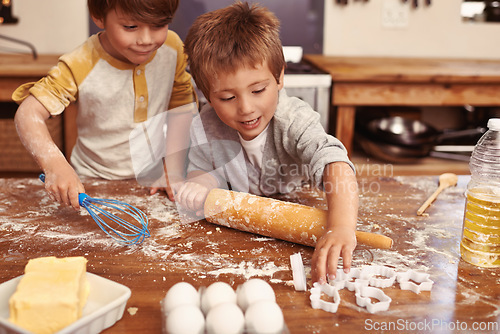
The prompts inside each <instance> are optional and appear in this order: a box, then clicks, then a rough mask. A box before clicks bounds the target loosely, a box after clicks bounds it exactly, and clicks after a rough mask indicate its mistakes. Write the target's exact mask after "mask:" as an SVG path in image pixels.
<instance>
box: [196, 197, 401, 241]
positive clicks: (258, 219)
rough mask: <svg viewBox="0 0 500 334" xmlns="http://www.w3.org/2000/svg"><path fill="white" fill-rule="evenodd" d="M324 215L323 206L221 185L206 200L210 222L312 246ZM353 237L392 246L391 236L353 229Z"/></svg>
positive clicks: (207, 217) (323, 224)
mask: <svg viewBox="0 0 500 334" xmlns="http://www.w3.org/2000/svg"><path fill="white" fill-rule="evenodd" d="M326 217H327V213H326V211H325V210H321V209H317V208H313V207H310V206H305V205H301V204H296V203H290V202H284V201H279V200H276V199H272V198H267V197H260V196H256V195H251V194H247V193H240V192H234V191H229V190H224V189H213V190H212V191H210V193H209V194H208V196H207V200H206V201H205V219H206V220H207V221H209V222H211V223H214V224H218V225H222V226H226V227H231V228H235V229H238V230H242V231H246V232H252V233H256V234H260V235H265V236H268V237H272V238H276V239H281V240H286V241H291V242H294V243H298V244H301V245H306V246H312V247H314V246H315V245H316V242H317V241H318V239H319V238H320V237H321V236H322V235H323V233H324V230H325V225H326ZM356 238H357V241H358V243H359V244H362V245H366V246H370V247H373V248H381V249H389V248H391V246H392V239H391V238H389V237H386V236H384V235H380V234H375V233H368V232H360V231H356Z"/></svg>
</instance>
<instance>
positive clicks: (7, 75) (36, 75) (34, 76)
mask: <svg viewBox="0 0 500 334" xmlns="http://www.w3.org/2000/svg"><path fill="white" fill-rule="evenodd" d="M58 59H59V55H38V57H37V59H33V56H32V55H31V54H29V55H28V54H0V102H12V93H13V92H14V90H16V88H17V87H19V86H20V85H22V84H24V83H27V82H36V81H38V80H40V78H42V77H44V76H45V75H47V73H48V72H49V70H50V69H51V68H52V67H53V66H55V65H56V64H57V60H58ZM76 112H77V111H76V105H75V104H70V105H69V106H68V108H66V110H65V112H64V113H63V116H62V117H63V122H62V123H63V128H64V131H63V129H60V130H61V131H62V132H63V133H64V143H63V144H64V148H63V153H64V154H65V155H66V156H67V157H69V156H70V155H71V151H72V150H73V146H74V145H75V143H76V136H77V129H76Z"/></svg>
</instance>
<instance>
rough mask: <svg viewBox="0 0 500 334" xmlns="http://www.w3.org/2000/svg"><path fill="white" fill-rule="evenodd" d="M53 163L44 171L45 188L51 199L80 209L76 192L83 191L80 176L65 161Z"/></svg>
mask: <svg viewBox="0 0 500 334" xmlns="http://www.w3.org/2000/svg"><path fill="white" fill-rule="evenodd" d="M54 165H56V166H51V167H53V168H47V169H46V171H45V190H46V191H47V192H48V193H49V196H50V197H51V198H52V199H53V200H55V201H57V202H59V203H61V204H64V205H68V206H72V207H73V209H75V210H77V211H78V210H80V203H79V201H78V194H79V193H83V192H85V188H84V187H83V184H82V182H81V181H80V178H79V177H78V175H77V174H76V172H75V170H74V169H73V168H72V167H71V166H70V165H69V164H68V163H67V162H66V161H65V163H64V164H60V163H57V164H54Z"/></svg>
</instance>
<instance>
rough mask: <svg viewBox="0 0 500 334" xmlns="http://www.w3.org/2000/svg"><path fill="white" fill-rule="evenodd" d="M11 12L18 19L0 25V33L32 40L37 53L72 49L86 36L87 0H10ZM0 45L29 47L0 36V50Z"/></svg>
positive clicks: (21, 48)
mask: <svg viewBox="0 0 500 334" xmlns="http://www.w3.org/2000/svg"><path fill="white" fill-rule="evenodd" d="M12 14H13V16H14V17H17V18H18V19H19V22H18V23H17V24H5V25H0V34H1V35H6V36H9V37H14V38H17V39H21V40H24V41H26V42H29V43H31V44H33V45H34V46H35V48H36V50H37V51H38V53H40V54H44V53H45V54H47V53H52V54H62V53H65V52H68V51H71V50H72V49H74V48H75V47H77V46H78V45H80V44H81V43H83V42H84V41H85V40H86V39H87V37H88V29H89V28H88V10H87V1H86V0H13V5H12ZM2 46H3V47H5V48H7V47H8V48H15V49H19V50H28V49H27V48H26V47H23V46H17V45H16V44H13V43H9V42H6V41H4V40H1V39H0V52H1V51H2ZM28 51H29V50H28Z"/></svg>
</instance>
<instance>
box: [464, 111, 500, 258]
mask: <svg viewBox="0 0 500 334" xmlns="http://www.w3.org/2000/svg"><path fill="white" fill-rule="evenodd" d="M488 129H489V130H488V131H487V132H486V133H485V134H484V135H483V136H482V137H481V139H479V141H478V142H477V145H476V146H475V148H474V151H473V152H472V156H471V159H470V163H469V167H470V172H471V180H470V182H469V184H468V185H467V191H466V196H467V199H466V202H465V214H464V224H463V230H462V241H461V242H460V253H461V255H462V259H463V260H464V261H466V262H469V263H471V264H474V265H476V266H480V267H489V268H494V267H500V118H492V119H490V120H489V121H488Z"/></svg>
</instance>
